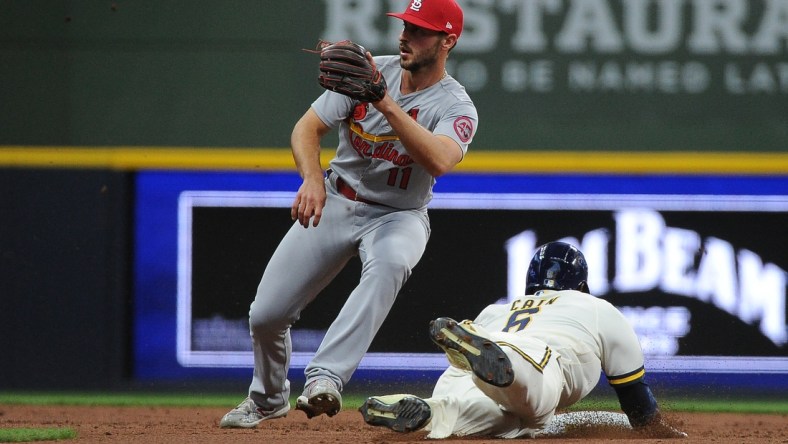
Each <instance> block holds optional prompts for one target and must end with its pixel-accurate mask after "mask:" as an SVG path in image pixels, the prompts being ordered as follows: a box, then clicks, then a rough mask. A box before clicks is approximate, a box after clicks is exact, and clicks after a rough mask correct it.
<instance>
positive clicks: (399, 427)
mask: <svg viewBox="0 0 788 444" xmlns="http://www.w3.org/2000/svg"><path fill="white" fill-rule="evenodd" d="M358 411H359V412H361V415H362V416H363V417H364V422H366V423H367V424H369V425H372V426H381V427H387V428H389V429H391V430H393V431H395V432H400V433H407V432H414V431H416V430H419V429H421V428H423V427H424V425H425V424H427V422H428V421H429V419H430V417H431V416H432V414H431V411H430V406H429V405H428V404H427V403H426V402H425V401H424V400H422V399H419V398H416V397H413V396H408V397H405V398H402V399H401V400H399V401H398V402H396V403H393V404H386V403H384V402H383V401H381V400H380V399H378V398H374V397H373V398H367V400H366V401H365V402H364V404H362V405H361V407H360V408H359V409H358Z"/></svg>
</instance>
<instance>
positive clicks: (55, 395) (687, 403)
mask: <svg viewBox="0 0 788 444" xmlns="http://www.w3.org/2000/svg"><path fill="white" fill-rule="evenodd" d="M364 399H366V394H354V393H346V394H345V395H344V398H343V407H344V408H345V409H358V407H359V406H361V403H362V402H363V401H364ZM240 401H242V398H241V396H239V395H238V394H237V393H235V394H203V393H195V394H185V393H143V392H134V393H126V392H123V393H101V392H94V393H85V392H51V393H50V392H46V393H44V392H0V404H5V405H80V406H162V407H217V408H232V407H235V406H236V405H237V404H238V403H239V402H240ZM290 402H291V404H292V405H295V398H293V399H291V400H290ZM659 402H660V404H661V405H662V407H663V409H664V410H669V411H676V412H717V413H721V412H730V413H774V414H783V415H784V414H788V399H778V398H775V399H760V398H758V399H746V398H738V399H727V398H726V399H708V398H703V397H700V396H695V397H687V398H684V397H682V398H678V397H676V398H673V397H665V398H660V400H659ZM619 408H620V407H619V405H618V401H617V400H616V399H615V397H606V396H590V397H588V398H586V399H584V400H583V401H580V402H579V403H577V404H575V405H574V406H572V408H571V410H612V411H618V410H619Z"/></svg>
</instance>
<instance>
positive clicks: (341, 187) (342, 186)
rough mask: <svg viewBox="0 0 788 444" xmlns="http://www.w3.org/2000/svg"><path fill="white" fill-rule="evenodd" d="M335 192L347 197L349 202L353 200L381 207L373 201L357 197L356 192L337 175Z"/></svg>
mask: <svg viewBox="0 0 788 444" xmlns="http://www.w3.org/2000/svg"><path fill="white" fill-rule="evenodd" d="M337 191H339V192H340V193H341V194H342V195H343V196H345V197H347V198H348V199H350V200H354V201H356V202H363V203H365V204H369V205H383V204H381V203H378V202H375V201H374V200H369V199H364V198H363V197H361V196H359V195H358V193H356V190H354V189H353V187H351V186H350V185H348V184H347V182H345V181H344V180H343V179H342V178H341V177H339V176H338V175H337Z"/></svg>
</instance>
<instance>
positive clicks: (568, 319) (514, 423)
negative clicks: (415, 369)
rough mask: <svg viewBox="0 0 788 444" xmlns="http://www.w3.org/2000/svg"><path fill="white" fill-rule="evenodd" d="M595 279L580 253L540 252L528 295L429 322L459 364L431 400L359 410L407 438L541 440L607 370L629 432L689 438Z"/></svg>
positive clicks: (392, 399) (370, 404)
mask: <svg viewBox="0 0 788 444" xmlns="http://www.w3.org/2000/svg"><path fill="white" fill-rule="evenodd" d="M587 279H588V267H587V265H586V262H585V258H584V257H583V254H582V253H581V252H580V251H579V250H578V249H577V248H575V247H573V246H571V245H569V244H566V243H563V242H550V243H547V244H545V245H543V246H541V247H540V248H538V249H537V251H536V254H535V255H534V256H533V259H532V260H531V263H530V265H529V268H528V274H527V278H526V290H525V295H524V296H522V297H520V298H518V299H515V300H514V301H512V302H511V303H507V304H494V305H489V306H487V307H486V308H485V309H484V310H482V312H481V313H480V314H479V315H478V316H477V317H476V319H475V320H473V321H469V320H465V321H463V322H456V321H454V320H452V319H449V318H438V319H436V320H434V321H432V322H431V323H430V329H429V334H430V337H431V339H432V340H433V341H434V342H435V343H436V344H437V345H438V346H440V347H441V349H443V350H444V352H445V353H446V356H447V358H448V360H449V363H450V364H451V366H450V367H449V368H448V369H447V370H446V371H445V372H444V373H443V374H442V375H441V376H440V378H439V379H438V382H437V383H436V385H435V387H434V390H433V394H432V397H430V398H427V399H420V398H418V397H415V396H412V395H406V394H398V395H388V396H373V397H370V398H368V399H367V400H366V402H365V403H364V404H363V405H362V407H361V409H360V410H361V413H362V414H363V416H364V420H365V421H366V422H367V423H368V424H371V425H376V426H384V427H388V428H390V429H392V430H395V431H398V432H409V431H414V430H420V429H425V430H427V431H429V435H428V436H429V437H430V438H445V437H448V436H451V435H456V436H464V435H483V436H495V437H499V438H517V437H535V436H538V435H539V434H540V433H543V432H544V431H545V430H546V429H548V428H551V427H554V425H555V424H553V423H554V422H555V421H556V419H555V418H556V416H555V412H556V409H561V408H565V407H568V406H570V405H572V404H574V403H576V402H578V401H580V400H581V399H583V398H584V397H585V396H586V395H588V393H589V392H591V390H592V389H593V388H594V387H595V386H596V385H597V382H598V381H599V378H600V374H601V372H604V374H605V375H606V377H607V380H608V382H609V383H610V384H611V385H612V386H613V388H614V389H615V392H616V394H617V395H618V399H619V401H620V405H621V409H622V410H623V412H624V413H625V414H626V418H627V419H628V423H629V424H628V426H631V428H633V429H635V430H637V431H641V432H643V433H645V434H646V435H647V436H649V437H660V438H667V437H683V436H686V435H685V434H684V433H683V432H680V431H677V430H675V429H674V428H673V427H672V426H670V425H668V424H667V423H666V422H665V421H664V419H663V417H662V415H661V414H660V411H659V409H658V406H657V402H656V400H655V399H654V396H653V395H652V393H651V390H650V388H649V386H648V385H647V384H646V383H645V382H644V376H645V370H644V367H643V354H642V351H641V349H640V343H639V342H638V338H637V336H636V335H635V333H634V331H633V329H632V327H631V326H630V325H629V323H628V321H627V320H626V318H624V316H623V315H622V314H621V313H620V312H619V311H618V310H617V309H616V308H615V307H614V306H613V305H611V304H610V303H608V302H607V301H604V300H602V299H598V298H596V297H594V296H592V295H590V294H588V286H587V284H586V282H587ZM600 415H601V416H600ZM618 415H621V414H618ZM621 416H623V415H621ZM583 417H584V416H583V415H581V416H580V418H581V419H582V418H583ZM585 417H586V418H591V419H594V421H593V422H594V423H595V424H600V423H605V421H606V420H608V422H609V423H611V424H616V423H620V422H621V421H619V420H617V419H616V417H615V414H610V415H608V416H605V414H604V413H602V412H598V415H596V416H595V415H593V414H590V413H589V414H587V415H585ZM600 418H601V421H599V419H600ZM565 419H566V418H560V417H559V418H558V421H562V420H565ZM573 419H577V417H574V418H573Z"/></svg>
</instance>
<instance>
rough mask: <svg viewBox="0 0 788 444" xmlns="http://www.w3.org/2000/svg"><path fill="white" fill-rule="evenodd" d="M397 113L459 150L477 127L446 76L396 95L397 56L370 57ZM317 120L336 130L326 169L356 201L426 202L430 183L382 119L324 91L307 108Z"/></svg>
mask: <svg viewBox="0 0 788 444" xmlns="http://www.w3.org/2000/svg"><path fill="white" fill-rule="evenodd" d="M375 63H376V65H377V67H378V70H379V71H380V72H381V73H382V74H383V76H384V77H385V79H386V83H387V85H388V94H389V96H391V98H392V99H394V101H396V102H397V103H398V104H399V106H400V108H402V109H403V110H404V111H405V112H407V113H408V114H410V116H411V117H412V118H413V119H415V120H416V121H417V122H418V123H419V124H421V126H423V127H424V128H426V129H428V130H429V131H431V132H432V133H433V134H436V135H437V134H442V135H445V136H448V137H450V138H452V139H454V140H455V141H456V142H457V143H458V144H459V146H460V148H461V149H462V151H463V155H464V154H465V153H466V152H467V150H468V145H469V144H470V143H471V141H472V139H473V135H474V134H475V132H476V129H477V124H478V116H477V113H476V108H475V107H474V105H473V102H472V101H471V99H470V97H468V94H467V93H466V92H465V88H463V86H462V85H460V84H459V83H458V82H457V81H456V80H455V79H454V78H452V77H451V76H449V75H446V76H445V77H444V78H443V79H441V81H439V82H438V83H436V84H434V85H432V86H430V87H429V88H427V89H424V90H421V91H417V92H413V93H410V94H405V95H402V94H401V93H400V86H401V82H402V68H401V67H400V64H399V56H378V57H375ZM312 109H314V111H315V112H316V113H317V115H318V117H320V120H322V121H323V123H325V124H326V125H328V126H330V127H332V128H333V127H336V126H339V145H338V147H337V154H336V157H335V158H334V159H333V160H332V161H331V164H330V166H331V169H332V170H333V171H334V172H336V173H337V174H338V175H339V176H340V177H342V179H344V180H345V182H347V184H348V185H350V186H351V187H352V188H353V189H354V190H356V192H357V193H358V195H359V196H363V197H364V198H365V199H369V200H371V201H374V202H379V203H382V204H384V205H387V206H390V207H393V208H398V209H415V208H421V207H424V206H426V205H427V203H429V201H430V199H431V198H432V187H433V185H434V184H435V178H434V177H433V176H432V175H430V173H428V172H427V171H426V170H425V169H424V168H423V167H422V166H421V165H418V164H417V163H415V162H414V161H413V159H411V157H410V155H409V154H408V151H407V149H406V148H405V147H404V146H403V145H402V142H400V140H399V137H398V136H397V135H396V134H395V133H394V131H393V130H392V128H391V125H389V123H388V121H387V120H386V119H385V117H384V116H383V114H381V113H380V112H378V111H377V110H376V109H375V107H373V106H372V105H370V104H369V103H361V102H358V101H355V100H353V99H350V98H349V97H347V96H344V95H341V94H336V93H331V92H325V93H323V94H322V95H321V96H320V97H318V99H317V100H315V102H314V103H313V104H312Z"/></svg>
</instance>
